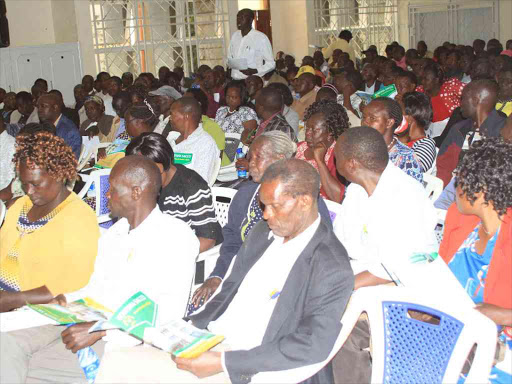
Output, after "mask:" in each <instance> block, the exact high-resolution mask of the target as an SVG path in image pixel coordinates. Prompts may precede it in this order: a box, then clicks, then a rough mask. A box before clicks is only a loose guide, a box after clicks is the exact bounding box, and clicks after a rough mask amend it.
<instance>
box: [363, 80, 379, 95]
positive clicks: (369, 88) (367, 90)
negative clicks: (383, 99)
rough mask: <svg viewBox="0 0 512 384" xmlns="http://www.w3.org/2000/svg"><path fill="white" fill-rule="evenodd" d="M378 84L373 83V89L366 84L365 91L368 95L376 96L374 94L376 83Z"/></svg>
mask: <svg viewBox="0 0 512 384" xmlns="http://www.w3.org/2000/svg"><path fill="white" fill-rule="evenodd" d="M376 82H377V81H374V82H373V85H372V86H371V87H368V85H366V83H364V91H365V92H366V93H371V94H374V93H375V83H376Z"/></svg>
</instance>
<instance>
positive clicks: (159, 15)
mask: <svg viewBox="0 0 512 384" xmlns="http://www.w3.org/2000/svg"><path fill="white" fill-rule="evenodd" d="M89 1H90V16H91V27H92V32H93V38H94V50H95V54H96V66H97V69H98V71H108V72H110V73H111V74H115V75H118V76H121V75H122V73H123V72H132V73H135V74H139V73H141V72H153V73H157V72H158V69H159V68H160V67H161V66H168V67H170V68H171V69H172V68H174V67H176V66H182V67H183V69H184V70H185V73H187V74H190V73H191V72H193V71H194V70H195V69H197V67H198V66H199V65H201V64H208V65H210V66H214V65H218V64H220V65H223V64H224V61H225V57H226V52H227V48H226V33H227V32H228V13H227V5H226V0H89Z"/></svg>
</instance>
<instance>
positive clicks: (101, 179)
mask: <svg viewBox="0 0 512 384" xmlns="http://www.w3.org/2000/svg"><path fill="white" fill-rule="evenodd" d="M110 171H111V169H99V170H97V171H93V172H91V174H90V176H89V178H88V180H87V183H85V185H84V187H83V188H82V190H81V191H80V193H79V194H78V196H79V197H80V198H82V199H83V198H84V197H85V196H86V194H87V191H89V189H90V188H91V185H92V184H94V196H95V199H96V216H101V215H107V214H109V213H110V210H109V209H108V204H107V203H108V198H107V192H108V190H109V188H110V182H109V176H110Z"/></svg>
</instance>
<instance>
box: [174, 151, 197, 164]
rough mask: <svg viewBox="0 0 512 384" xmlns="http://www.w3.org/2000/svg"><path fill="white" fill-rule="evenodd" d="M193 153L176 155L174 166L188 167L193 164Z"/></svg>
mask: <svg viewBox="0 0 512 384" xmlns="http://www.w3.org/2000/svg"><path fill="white" fill-rule="evenodd" d="M192 156H193V155H192V153H176V152H175V153H174V164H181V165H188V164H191V163H192Z"/></svg>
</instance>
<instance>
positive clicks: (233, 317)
mask: <svg viewBox="0 0 512 384" xmlns="http://www.w3.org/2000/svg"><path fill="white" fill-rule="evenodd" d="M319 225H320V216H319V217H317V219H316V220H315V222H314V223H313V224H311V225H310V226H309V227H308V228H307V229H306V230H305V231H304V232H302V233H301V234H300V235H299V236H297V237H295V238H294V239H292V240H289V241H287V242H286V243H284V244H283V241H284V238H282V237H279V236H277V235H274V234H273V233H272V232H271V233H270V236H273V237H274V241H273V242H272V244H270V246H269V247H268V248H267V250H266V251H265V253H264V254H263V256H261V258H260V259H259V260H258V261H257V262H256V264H254V265H253V267H252V268H251V269H250V271H249V272H248V273H247V275H246V276H245V278H244V280H243V281H242V284H241V285H240V287H239V288H238V292H237V293H236V295H235V297H234V298H233V300H232V301H231V303H230V304H229V306H228V308H227V309H226V311H225V312H224V313H223V314H222V315H221V316H220V317H219V319H218V320H216V321H213V322H211V323H210V324H209V325H208V329H210V330H211V331H212V332H213V333H216V334H220V335H224V336H225V337H226V340H227V341H226V342H227V343H228V344H229V346H230V347H231V349H233V350H239V349H243V350H248V349H251V348H254V347H257V346H259V345H261V342H262V340H263V336H264V335H265V332H266V330H267V326H268V322H269V321H270V317H271V316H272V313H273V311H274V307H275V306H276V304H277V301H278V298H279V294H280V292H281V291H282V289H283V287H284V285H285V283H286V280H287V279H288V275H289V274H290V271H291V270H292V267H293V266H294V264H295V262H296V261H297V259H298V257H299V256H300V254H301V252H302V251H303V250H304V248H305V247H306V246H307V245H308V244H309V242H310V241H311V239H312V238H313V235H314V234H315V232H316V230H317V228H318V226H319Z"/></svg>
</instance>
